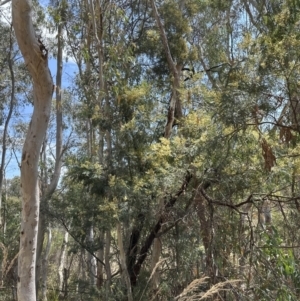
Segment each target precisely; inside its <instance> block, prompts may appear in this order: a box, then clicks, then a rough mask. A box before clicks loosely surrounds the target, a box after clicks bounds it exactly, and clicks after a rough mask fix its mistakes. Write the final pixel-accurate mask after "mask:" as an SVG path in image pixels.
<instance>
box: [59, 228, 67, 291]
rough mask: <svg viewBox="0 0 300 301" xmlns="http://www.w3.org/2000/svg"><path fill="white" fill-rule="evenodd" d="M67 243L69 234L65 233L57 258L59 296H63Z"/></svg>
mask: <svg viewBox="0 0 300 301" xmlns="http://www.w3.org/2000/svg"><path fill="white" fill-rule="evenodd" d="M68 241H69V232H68V231H65V235H64V239H63V243H62V246H61V252H60V256H59V263H58V289H59V292H60V295H63V283H64V268H65V261H66V252H67V246H68Z"/></svg>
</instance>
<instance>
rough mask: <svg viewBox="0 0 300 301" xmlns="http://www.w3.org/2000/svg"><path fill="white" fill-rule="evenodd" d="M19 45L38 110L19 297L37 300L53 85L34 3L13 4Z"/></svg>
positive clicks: (26, 159)
mask: <svg viewBox="0 0 300 301" xmlns="http://www.w3.org/2000/svg"><path fill="white" fill-rule="evenodd" d="M12 19H13V27H14V30H15V34H16V38H17V42H18V45H19V47H20V50H21V53H22V55H23V57H24V61H25V63H26V65H27V68H28V70H29V72H30V74H31V76H32V80H33V97H34V99H33V101H34V111H33V115H32V119H31V123H30V125H29V128H28V132H27V136H26V140H25V142H24V147H23V151H22V161H21V184H22V219H21V236H20V253H19V259H18V298H19V300H36V290H35V262H36V246H37V231H38V217H39V185H38V161H39V152H40V149H41V146H42V143H43V139H44V136H45V133H46V130H47V125H48V121H49V117H50V109H51V101H52V93H53V87H54V86H53V82H52V78H51V74H50V71H49V68H48V50H47V49H46V47H45V45H44V44H43V42H42V41H41V39H40V38H38V37H37V36H36V34H35V30H34V27H33V23H32V2H31V1H12Z"/></svg>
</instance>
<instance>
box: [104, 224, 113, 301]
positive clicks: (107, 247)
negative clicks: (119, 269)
mask: <svg viewBox="0 0 300 301" xmlns="http://www.w3.org/2000/svg"><path fill="white" fill-rule="evenodd" d="M110 243H111V233H110V230H107V231H106V236H105V251H104V260H105V272H106V293H107V294H109V293H110V286H111V268H110V256H109V255H110ZM107 299H108V295H107Z"/></svg>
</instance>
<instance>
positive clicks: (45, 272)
mask: <svg viewBox="0 0 300 301" xmlns="http://www.w3.org/2000/svg"><path fill="white" fill-rule="evenodd" d="M47 233H48V237H47V238H48V240H47V245H46V250H45V253H44V256H43V274H42V300H43V301H47V292H48V288H47V279H48V259H49V254H50V249H51V245H52V232H51V228H49V229H48V230H47Z"/></svg>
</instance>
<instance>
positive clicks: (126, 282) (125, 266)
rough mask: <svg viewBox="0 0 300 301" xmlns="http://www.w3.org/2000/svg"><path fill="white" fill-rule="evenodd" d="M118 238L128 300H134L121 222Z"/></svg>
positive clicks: (118, 226)
mask: <svg viewBox="0 0 300 301" xmlns="http://www.w3.org/2000/svg"><path fill="white" fill-rule="evenodd" d="M117 240H118V248H119V252H120V263H121V268H122V276H123V279H124V281H125V284H126V288H127V298H128V301H133V298H132V289H131V283H130V277H129V274H128V270H127V265H126V258H125V251H124V246H123V235H122V230H121V224H120V223H118V224H117Z"/></svg>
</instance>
